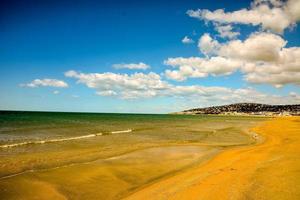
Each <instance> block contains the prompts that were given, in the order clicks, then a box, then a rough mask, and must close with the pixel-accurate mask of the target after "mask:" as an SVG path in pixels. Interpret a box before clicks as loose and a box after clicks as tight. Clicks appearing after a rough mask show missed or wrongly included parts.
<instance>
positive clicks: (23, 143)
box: [0, 129, 132, 148]
mask: <svg viewBox="0 0 300 200" xmlns="http://www.w3.org/2000/svg"><path fill="white" fill-rule="evenodd" d="M130 132H132V130H131V129H128V130H121V131H111V132H110V133H111V134H118V133H130ZM102 135H103V133H96V134H88V135H81V136H76V137H67V138H58V139H50V140H37V141H27V142H20V143H13V144H4V145H0V148H12V147H18V146H24V145H30V144H45V143H54V142H64V141H71V140H80V139H86V138H92V137H97V136H102Z"/></svg>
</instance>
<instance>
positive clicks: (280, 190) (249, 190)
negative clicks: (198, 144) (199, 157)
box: [126, 117, 300, 200]
mask: <svg viewBox="0 0 300 200" xmlns="http://www.w3.org/2000/svg"><path fill="white" fill-rule="evenodd" d="M253 131H255V132H256V133H258V134H259V135H260V136H262V137H263V138H264V139H263V141H262V142H260V143H257V144H256V145H251V146H244V147H236V148H233V149H232V148H231V149H228V150H225V151H224V152H222V153H220V154H218V155H217V156H215V157H214V158H213V159H211V160H210V161H208V162H206V163H204V164H201V165H199V166H197V167H194V168H192V169H190V170H188V171H185V172H182V173H180V174H177V175H175V176H172V177H168V178H166V179H163V180H161V181H159V182H156V183H154V184H152V185H149V186H147V187H144V188H143V189H140V190H138V191H137V192H134V193H133V194H131V195H129V196H127V198H126V199H127V200H129V199H137V200H140V199H143V200H147V199H155V200H160V199H164V200H165V199H180V200H183V199H192V200H197V199H199V200H205V199H209V200H218V199H222V200H225V199H255V200H257V199H266V200H269V199H272V200H276V199H280V200H283V199H293V200H295V199H300V117H284V118H276V119H273V120H271V121H267V122H265V123H263V124H262V125H260V126H259V127H256V128H254V129H253Z"/></svg>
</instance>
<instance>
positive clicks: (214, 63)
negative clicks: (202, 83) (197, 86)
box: [164, 57, 242, 81]
mask: <svg viewBox="0 0 300 200" xmlns="http://www.w3.org/2000/svg"><path fill="white" fill-rule="evenodd" d="M164 63H165V64H166V65H170V66H172V67H175V68H178V70H173V71H171V70H166V72H165V75H166V77H167V78H169V79H173V80H177V81H183V80H185V79H186V78H188V77H193V78H203V77H207V76H208V75H213V76H219V75H229V74H231V73H233V72H234V71H235V70H237V69H238V68H239V67H240V66H241V65H242V63H241V62H240V61H238V60H232V59H227V58H224V57H211V58H200V57H189V58H182V57H177V58H168V59H167V60H165V61H164Z"/></svg>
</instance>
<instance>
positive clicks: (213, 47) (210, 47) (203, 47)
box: [198, 33, 220, 56]
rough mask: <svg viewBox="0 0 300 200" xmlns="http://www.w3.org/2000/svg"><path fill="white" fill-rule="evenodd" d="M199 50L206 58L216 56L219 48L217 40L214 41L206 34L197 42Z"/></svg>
mask: <svg viewBox="0 0 300 200" xmlns="http://www.w3.org/2000/svg"><path fill="white" fill-rule="evenodd" d="M198 48H199V50H200V51H201V52H202V53H203V54H204V55H206V56H208V55H211V54H216V52H217V51H218V49H219V48H220V44H219V42H218V41H217V40H214V39H213V38H212V37H211V36H210V35H209V34H208V33H205V34H203V35H202V36H201V37H200V39H199V41H198Z"/></svg>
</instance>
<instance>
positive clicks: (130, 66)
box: [113, 62, 150, 70]
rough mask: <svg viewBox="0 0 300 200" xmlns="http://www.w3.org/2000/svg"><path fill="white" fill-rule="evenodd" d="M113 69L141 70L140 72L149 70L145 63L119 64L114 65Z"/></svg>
mask: <svg viewBox="0 0 300 200" xmlns="http://www.w3.org/2000/svg"><path fill="white" fill-rule="evenodd" d="M113 68H115V69H142V70H146V69H149V68H150V66H149V65H147V64H145V63H142V62H140V63H128V64H126V63H121V64H114V65H113Z"/></svg>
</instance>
